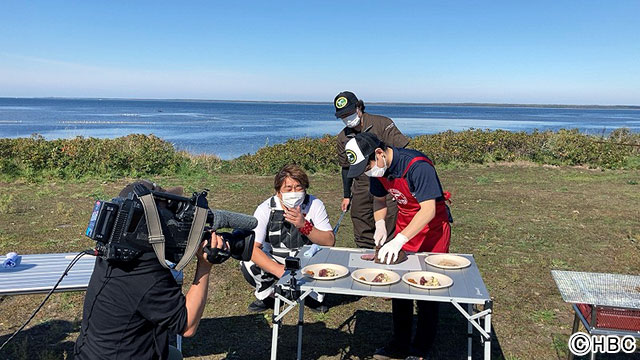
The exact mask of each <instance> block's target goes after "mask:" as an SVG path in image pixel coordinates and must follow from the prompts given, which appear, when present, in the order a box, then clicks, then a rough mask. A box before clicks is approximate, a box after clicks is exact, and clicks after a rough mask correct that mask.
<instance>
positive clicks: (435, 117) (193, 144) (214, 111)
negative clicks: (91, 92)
mask: <svg viewBox="0 0 640 360" xmlns="http://www.w3.org/2000/svg"><path fill="white" fill-rule="evenodd" d="M366 111H367V112H369V113H372V114H380V115H385V116H388V117H390V118H392V119H393V120H394V121H395V123H396V124H397V126H398V128H399V129H400V130H401V131H402V132H403V133H405V134H406V135H409V136H415V135H421V134H431V133H437V132H442V131H446V130H453V131H461V130H466V129H470V128H476V129H478V128H479V129H492V130H494V129H504V130H511V131H527V132H530V131H533V130H534V129H538V130H558V129H562V128H564V129H574V128H577V129H579V130H580V131H582V132H584V133H589V134H603V133H604V134H606V133H608V132H610V131H611V130H613V129H617V128H620V127H626V128H629V129H631V130H632V131H634V132H640V110H637V109H583V108H578V109H573V108H539V107H499V106H445V105H443V106H436V105H386V104H385V105H377V104H372V105H367V106H366ZM333 112H334V109H333V106H332V104H331V103H326V104H304V103H300V104H299V103H246V102H214V101H167V100H100V99H22V98H18V99H15V98H0V137H9V138H16V137H28V136H30V135H31V134H35V133H37V134H40V135H42V136H44V137H45V138H47V139H56V138H72V137H75V136H79V135H80V136H85V137H98V138H114V137H119V136H124V135H127V134H133V133H136V134H154V135H156V136H158V137H160V138H162V139H165V140H167V141H170V142H172V143H173V144H174V145H175V146H176V148H178V149H180V150H187V151H189V152H191V153H195V154H200V153H207V154H215V155H218V156H220V157H221V158H223V159H230V158H234V157H237V156H239V155H242V154H246V153H253V152H255V151H256V150H258V149H259V148H261V147H263V146H265V145H272V144H276V143H282V142H285V141H286V140H287V139H290V138H298V137H303V136H311V137H318V136H322V135H323V134H332V135H335V134H337V133H338V132H339V131H340V130H341V129H342V127H343V124H342V122H341V121H339V120H337V119H336V118H335V117H334V116H333Z"/></svg>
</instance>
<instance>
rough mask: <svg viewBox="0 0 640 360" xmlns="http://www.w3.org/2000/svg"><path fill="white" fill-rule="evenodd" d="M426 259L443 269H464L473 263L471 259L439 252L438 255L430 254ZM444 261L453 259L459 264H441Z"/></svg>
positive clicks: (430, 263)
mask: <svg viewBox="0 0 640 360" xmlns="http://www.w3.org/2000/svg"><path fill="white" fill-rule="evenodd" d="M424 261H425V262H426V263H427V264H429V265H431V266H435V267H438V268H441V269H464V268H466V267H467V266H469V265H471V261H469V259H467V258H465V257H462V256H458V255H451V254H437V255H429V256H427V257H426V258H425V259H424ZM443 261H451V262H455V263H456V264H457V265H440V263H441V262H443Z"/></svg>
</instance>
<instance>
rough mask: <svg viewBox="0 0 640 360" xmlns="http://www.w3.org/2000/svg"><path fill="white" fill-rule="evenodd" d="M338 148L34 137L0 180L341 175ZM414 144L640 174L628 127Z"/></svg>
mask: <svg viewBox="0 0 640 360" xmlns="http://www.w3.org/2000/svg"><path fill="white" fill-rule="evenodd" d="M335 144H336V137H335V136H330V135H325V136H323V137H321V138H300V139H291V140H288V141H287V142H285V143H284V144H277V145H273V146H266V147H263V148H261V149H260V150H258V151H257V152H256V153H255V154H248V155H243V156H240V157H238V158H236V159H233V160H227V161H225V160H220V159H219V158H218V157H216V156H213V155H191V154H189V153H186V152H177V151H176V150H175V148H174V147H173V145H172V144H171V143H169V142H167V141H164V140H162V139H160V138H158V137H156V136H153V135H149V136H147V135H139V134H133V135H128V136H125V137H120V138H115V139H96V138H84V137H76V138H74V139H58V140H51V141H47V140H45V139H44V138H43V137H42V136H39V135H34V136H32V137H30V138H19V139H0V178H1V179H6V180H9V179H15V178H20V177H21V178H25V179H28V180H37V179H38V178H42V177H54V178H71V179H81V178H84V177H87V176H91V177H101V178H109V177H110V178H114V177H145V176H150V175H169V174H176V173H179V174H182V175H194V174H196V175H197V174H215V173H219V172H227V173H244V174H260V175H272V174H274V173H275V172H277V171H278V170H279V169H280V168H281V167H282V166H284V165H285V164H288V163H296V164H298V165H300V166H302V167H303V168H305V169H306V170H307V171H308V172H310V173H314V172H338V171H339V166H338V163H337V157H336V146H335ZM409 147H410V148H414V149H417V150H420V151H422V152H424V153H425V154H427V155H428V156H429V157H431V158H432V159H433V160H434V161H435V162H436V163H437V164H438V165H447V164H455V165H459V164H469V163H478V164H483V163H488V162H495V161H517V160H524V161H533V162H537V163H543V164H553V165H571V166H573V165H583V166H590V167H601V168H605V169H617V168H631V169H640V160H639V159H640V134H637V133H632V132H630V131H629V130H628V129H618V130H614V131H613V132H611V134H610V135H609V136H607V137H596V136H590V135H585V134H582V133H580V132H578V131H577V130H560V131H557V132H552V131H544V132H539V131H534V132H532V133H525V132H510V131H504V130H494V131H491V130H479V129H471V130H467V131H460V132H453V131H445V132H442V133H438V134H432V135H420V136H416V137H414V138H413V139H411V142H410V144H409Z"/></svg>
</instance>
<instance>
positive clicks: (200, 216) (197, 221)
mask: <svg viewBox="0 0 640 360" xmlns="http://www.w3.org/2000/svg"><path fill="white" fill-rule="evenodd" d="M207 211H208V209H204V208H201V207H199V206H196V211H195V214H194V215H193V222H192V223H191V229H190V230H189V239H188V240H187V247H186V248H185V249H184V254H183V255H182V259H180V261H179V262H178V265H176V267H175V269H176V270H178V271H180V270H182V269H183V268H184V267H185V266H187V264H189V261H191V259H193V255H195V254H196V251H198V246H199V245H200V243H201V242H202V233H203V232H204V224H205V222H206V221H207Z"/></svg>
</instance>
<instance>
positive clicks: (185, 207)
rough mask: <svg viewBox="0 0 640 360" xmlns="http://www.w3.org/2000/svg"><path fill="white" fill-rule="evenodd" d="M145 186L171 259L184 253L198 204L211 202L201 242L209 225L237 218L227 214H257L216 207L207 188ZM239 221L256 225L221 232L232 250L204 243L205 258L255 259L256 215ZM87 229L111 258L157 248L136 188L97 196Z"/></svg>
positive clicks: (120, 258)
mask: <svg viewBox="0 0 640 360" xmlns="http://www.w3.org/2000/svg"><path fill="white" fill-rule="evenodd" d="M145 191H147V192H151V193H152V194H153V199H154V201H155V204H156V208H157V212H158V218H159V222H160V225H161V227H162V233H163V235H164V239H165V242H164V243H165V258H166V259H167V260H169V261H171V262H173V263H178V262H179V261H180V259H182V257H183V256H184V254H185V249H186V247H187V242H188V239H189V234H190V231H191V225H192V223H193V221H194V215H195V212H196V208H197V207H205V208H207V220H206V225H207V226H205V231H204V232H203V233H202V234H200V235H199V236H200V241H199V242H198V243H200V242H201V241H203V240H209V239H210V238H211V231H216V230H217V229H218V228H220V227H225V226H224V225H229V223H234V221H229V220H228V218H229V215H228V214H233V215H235V216H236V217H230V218H231V220H234V219H236V218H237V217H241V218H240V219H241V220H246V218H250V219H253V220H255V219H254V218H252V217H248V216H246V215H242V214H235V213H228V212H223V211H217V212H214V211H212V210H211V209H209V208H208V206H207V202H206V196H207V192H206V191H202V192H200V193H193V196H192V197H191V198H186V197H182V196H178V195H174V194H171V193H165V192H158V191H149V190H145ZM216 215H218V216H217V217H216ZM225 216H226V217H225ZM236 223H238V222H237V221H236ZM231 225H233V224H231ZM239 225H241V226H243V227H251V226H252V227H251V228H250V229H246V228H243V229H240V230H235V231H234V232H232V233H222V234H223V238H224V239H225V241H226V242H227V244H228V251H213V250H212V249H210V248H208V249H205V251H206V252H207V260H209V261H210V262H212V263H221V262H224V261H225V260H227V259H228V258H229V257H234V258H236V259H240V260H249V259H251V254H252V250H253V240H254V237H255V235H254V234H253V231H251V230H252V229H253V228H254V227H255V225H254V224H253V222H252V221H244V222H239ZM85 235H86V236H88V237H89V238H91V239H93V240H95V241H96V248H95V253H96V255H97V256H100V257H102V258H103V259H105V260H108V261H113V262H129V261H132V260H135V259H137V258H138V257H140V256H141V255H142V254H144V253H148V252H153V251H154V249H153V247H152V245H151V244H150V243H149V231H148V228H147V223H146V216H145V209H144V206H143V204H142V202H141V200H140V199H139V198H138V194H137V193H135V192H130V193H129V194H128V196H127V197H126V198H123V197H117V198H113V199H111V201H102V200H98V201H96V203H95V205H94V208H93V212H92V214H91V218H90V220H89V224H88V226H87V230H86V232H85ZM216 250H217V249H216ZM210 253H213V254H210Z"/></svg>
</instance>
